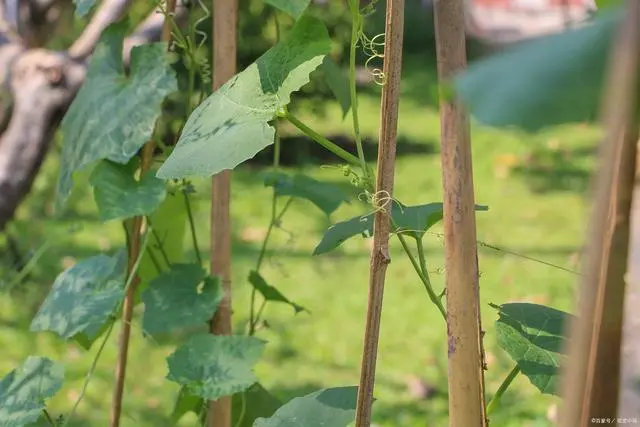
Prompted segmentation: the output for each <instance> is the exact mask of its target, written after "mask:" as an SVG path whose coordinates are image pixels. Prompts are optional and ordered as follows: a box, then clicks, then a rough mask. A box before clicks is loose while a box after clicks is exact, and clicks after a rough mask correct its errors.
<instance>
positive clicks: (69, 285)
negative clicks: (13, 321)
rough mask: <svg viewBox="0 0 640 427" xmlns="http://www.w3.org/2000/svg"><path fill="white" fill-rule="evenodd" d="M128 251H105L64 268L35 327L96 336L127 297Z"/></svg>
mask: <svg viewBox="0 0 640 427" xmlns="http://www.w3.org/2000/svg"><path fill="white" fill-rule="evenodd" d="M126 262H127V260H126V254H125V252H124V251H119V252H118V253H117V254H115V255H114V256H112V257H109V256H107V255H104V254H101V255H97V256H93V257H91V258H87V259H85V260H82V261H80V262H79V263H77V264H76V265H74V266H73V267H70V268H68V269H67V270H65V271H64V272H62V273H61V274H60V275H59V276H58V277H57V278H56V280H55V281H54V282H53V286H52V288H51V292H49V295H48V296H47V298H46V299H45V301H44V302H43V303H42V306H40V310H38V313H37V314H36V316H35V318H34V319H33V321H32V322H31V331H34V332H35V331H52V332H55V333H57V334H58V335H60V336H61V337H62V338H66V339H68V338H72V337H73V336H75V335H77V334H80V333H84V334H85V335H86V336H87V337H88V338H89V339H93V338H95V337H96V336H97V335H98V333H99V332H100V330H101V329H102V328H103V326H104V324H105V323H106V322H107V321H108V320H109V317H110V316H111V315H112V314H113V313H114V310H115V309H116V307H117V305H118V303H119V302H120V301H121V300H122V298H124V273H125V268H126Z"/></svg>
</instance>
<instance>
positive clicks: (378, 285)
mask: <svg viewBox="0 0 640 427" xmlns="http://www.w3.org/2000/svg"><path fill="white" fill-rule="evenodd" d="M403 31H404V0H388V1H387V10H386V24H385V46H384V69H383V72H384V75H385V79H384V80H385V85H384V87H383V88H382V100H381V111H380V141H379V145H378V169H377V173H376V176H377V178H376V194H375V197H374V199H375V204H376V215H375V220H374V226H373V250H372V252H371V265H370V269H369V302H368V307H367V320H366V326H365V335H364V348H363V351H362V364H361V371H360V386H359V388H358V400H357V407H356V427H369V426H370V425H371V407H372V404H373V389H374V385H375V374H376V359H377V356H378V338H379V335H380V315H381V313H382V300H383V294H384V282H385V276H386V272H387V266H388V264H389V263H390V262H391V257H390V255H389V233H390V231H391V221H390V214H391V206H392V200H391V198H392V195H393V179H394V174H395V161H396V142H397V129H398V106H399V103H400V76H401V71H402V36H403Z"/></svg>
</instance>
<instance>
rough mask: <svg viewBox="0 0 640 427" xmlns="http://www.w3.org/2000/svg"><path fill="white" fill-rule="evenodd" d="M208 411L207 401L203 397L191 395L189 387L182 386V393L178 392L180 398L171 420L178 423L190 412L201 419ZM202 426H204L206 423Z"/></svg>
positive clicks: (177, 400) (177, 399)
mask: <svg viewBox="0 0 640 427" xmlns="http://www.w3.org/2000/svg"><path fill="white" fill-rule="evenodd" d="M206 410H207V404H206V402H205V400H204V399H203V398H201V397H198V396H194V395H192V394H189V391H188V390H187V387H185V386H182V387H180V391H179V392H178V397H177V398H176V403H175V405H174V407H173V412H171V420H172V421H173V422H174V423H177V422H178V421H180V419H181V418H182V417H184V416H185V415H187V414H188V413H189V412H193V413H194V414H196V415H198V416H199V417H201V416H202V415H203V412H204V413H205V414H206ZM202 424H203V425H204V423H202Z"/></svg>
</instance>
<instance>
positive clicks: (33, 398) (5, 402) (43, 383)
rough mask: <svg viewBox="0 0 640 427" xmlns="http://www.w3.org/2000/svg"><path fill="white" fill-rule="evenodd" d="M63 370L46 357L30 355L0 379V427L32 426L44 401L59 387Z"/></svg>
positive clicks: (62, 378)
mask: <svg viewBox="0 0 640 427" xmlns="http://www.w3.org/2000/svg"><path fill="white" fill-rule="evenodd" d="M63 380H64V367H63V366H62V365H60V364H58V363H56V362H54V361H52V360H50V359H47V358H46V357H36V356H29V357H28V358H27V360H25V362H24V363H23V364H22V365H21V366H20V367H18V368H16V369H14V370H13V371H11V372H9V373H8V374H7V375H6V376H5V377H4V378H2V380H0V426H2V427H22V426H24V425H27V424H30V423H34V422H36V421H37V420H38V418H39V417H40V414H41V412H42V410H43V409H44V407H45V405H44V401H45V400H46V399H49V398H50V397H53V396H54V395H55V394H56V393H57V392H58V390H60V388H61V387H62V382H63Z"/></svg>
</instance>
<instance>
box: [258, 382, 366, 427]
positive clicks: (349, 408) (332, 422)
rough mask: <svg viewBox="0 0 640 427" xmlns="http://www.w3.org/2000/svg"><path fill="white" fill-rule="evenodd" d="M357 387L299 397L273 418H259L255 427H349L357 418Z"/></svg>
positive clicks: (337, 388)
mask: <svg viewBox="0 0 640 427" xmlns="http://www.w3.org/2000/svg"><path fill="white" fill-rule="evenodd" d="M357 396H358V388H357V387H336V388H327V389H323V390H318V391H315V392H313V393H311V394H308V395H306V396H304V397H296V398H295V399H293V400H291V401H290V402H288V403H287V404H285V405H284V406H282V407H281V408H280V409H278V410H277V411H276V413H275V414H273V416H272V417H271V418H258V419H257V420H256V422H255V424H254V425H253V426H254V427H300V426H304V427H346V426H347V425H349V424H351V423H352V422H353V420H354V418H355V413H356V411H355V409H356V399H357Z"/></svg>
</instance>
